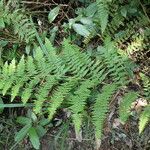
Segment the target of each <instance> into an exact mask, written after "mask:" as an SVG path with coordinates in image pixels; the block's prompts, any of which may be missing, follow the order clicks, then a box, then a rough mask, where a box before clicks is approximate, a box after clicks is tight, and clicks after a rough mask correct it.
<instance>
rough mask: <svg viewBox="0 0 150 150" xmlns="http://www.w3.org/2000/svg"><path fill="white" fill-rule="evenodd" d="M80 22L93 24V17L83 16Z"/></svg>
mask: <svg viewBox="0 0 150 150" xmlns="http://www.w3.org/2000/svg"><path fill="white" fill-rule="evenodd" d="M80 22H81V23H82V24H87V25H92V24H93V21H92V19H91V18H87V17H83V18H81V19H80Z"/></svg>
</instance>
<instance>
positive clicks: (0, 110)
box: [0, 97, 4, 114]
mask: <svg viewBox="0 0 150 150" xmlns="http://www.w3.org/2000/svg"><path fill="white" fill-rule="evenodd" d="M0 104H1V105H3V104H4V103H3V100H2V98H1V97H0ZM3 110H4V107H3V108H0V114H1V113H3Z"/></svg>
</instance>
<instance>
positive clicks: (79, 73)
mask: <svg viewBox="0 0 150 150" xmlns="http://www.w3.org/2000/svg"><path fill="white" fill-rule="evenodd" d="M109 42H110V41H109ZM109 42H107V41H106V43H105V47H103V49H105V48H106V46H108V48H106V54H104V53H102V54H100V58H99V59H97V58H94V59H92V58H91V57H90V55H88V54H87V53H86V52H82V51H81V50H80V49H79V47H78V46H76V45H73V44H71V43H70V41H68V40H64V42H63V44H62V45H63V46H62V50H61V52H60V53H57V52H56V49H55V48H54V47H53V46H52V45H51V43H50V42H49V41H48V39H46V42H45V45H43V46H45V48H46V49H47V53H48V55H45V54H44V53H43V51H42V50H41V49H40V47H38V48H37V49H36V51H35V53H34V57H31V56H28V57H27V59H25V58H24V56H22V58H21V60H20V61H19V63H18V64H17V63H16V61H15V60H12V62H11V63H10V64H8V63H7V62H6V63H5V64H4V66H3V67H2V68H1V70H2V72H1V75H0V78H1V90H2V93H3V95H5V94H7V93H8V92H9V91H10V92H11V100H12V101H13V100H14V98H15V97H16V96H19V97H21V101H22V102H23V103H24V104H26V103H27V102H33V103H34V108H33V110H34V112H35V113H36V114H42V113H43V110H44V111H45V112H47V113H48V116H49V119H50V120H51V119H52V118H53V116H54V114H55V113H56V111H57V109H58V108H60V107H61V106H62V104H63V101H64V100H65V101H68V104H69V109H70V110H71V112H72V120H73V123H74V125H75V131H76V133H77V134H78V133H79V132H80V129H81V127H82V121H83V114H84V111H85V107H86V103H87V100H88V99H89V98H90V97H91V94H92V90H93V89H95V88H96V87H97V86H99V85H101V84H102V82H104V81H105V79H106V77H108V76H110V77H111V78H112V79H113V80H114V82H116V84H115V85H113V84H112V86H109V84H108V86H104V88H103V90H102V93H101V94H100V95H98V96H97V98H96V102H95V105H94V107H93V116H94V125H95V127H96V137H97V138H101V132H102V124H103V122H104V118H105V113H106V112H107V110H108V108H107V104H108V100H109V99H110V98H111V96H112V94H113V93H114V91H115V90H117V87H118V88H119V87H120V83H119V82H118V81H119V80H121V79H122V78H121V77H120V76H119V73H120V74H121V75H122V74H123V76H125V75H126V73H122V72H125V70H124V68H123V69H122V67H121V65H122V66H123V61H121V60H122V59H121V57H119V54H117V53H116V52H113V51H112V52H111V54H112V53H113V54H114V55H115V56H116V57H114V55H112V56H113V57H112V58H111V57H110V56H111V55H110V54H109V53H107V50H108V49H109V47H112V44H110V43H111V42H110V43H109ZM109 44H110V45H109ZM110 50H113V49H110ZM109 57H110V59H108V58H109ZM117 59H118V60H117ZM115 60H116V63H118V65H117V67H118V68H115V67H116V63H115ZM102 62H103V64H102ZM105 62H106V63H105ZM119 63H121V65H120V64H119ZM119 67H121V69H119ZM118 70H119V71H120V72H119V71H118ZM115 71H116V72H117V73H115ZM121 71H122V72H121ZM118 76H119V77H120V78H119V77H118ZM116 85H118V86H116ZM123 85H125V83H124V84H123ZM101 97H103V98H104V100H105V101H104V104H103V105H102V107H99V112H101V113H102V115H101V117H97V113H98V110H97V106H96V105H97V104H99V103H100V104H101V103H102V100H103V99H101ZM24 128H25V129H26V130H25V131H26V132H28V131H27V129H28V128H27V127H24ZM23 130H24V129H23ZM24 135H25V133H24Z"/></svg>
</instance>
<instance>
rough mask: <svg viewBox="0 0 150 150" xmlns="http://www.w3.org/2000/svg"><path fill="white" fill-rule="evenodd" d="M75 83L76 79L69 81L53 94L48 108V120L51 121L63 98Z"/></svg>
mask: <svg viewBox="0 0 150 150" xmlns="http://www.w3.org/2000/svg"><path fill="white" fill-rule="evenodd" d="M76 82H77V81H76V79H70V80H69V81H68V82H65V83H64V84H62V85H61V86H59V87H58V89H57V90H56V91H55V92H54V93H53V95H52V97H51V104H50V107H49V108H48V112H49V119H50V120H51V119H52V117H53V115H54V114H55V112H56V110H57V109H58V108H59V107H60V105H61V103H62V102H63V100H64V98H65V97H66V96H67V95H68V93H69V92H70V90H71V89H72V88H73V87H74V86H75V84H76Z"/></svg>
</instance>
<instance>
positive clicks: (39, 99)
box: [34, 76, 57, 113]
mask: <svg viewBox="0 0 150 150" xmlns="http://www.w3.org/2000/svg"><path fill="white" fill-rule="evenodd" d="M44 82H45V83H44V84H42V85H41V86H40V88H39V90H38V92H37V94H36V100H35V107H34V111H35V113H41V108H42V105H43V103H44V101H46V100H47V98H48V97H49V96H48V94H49V92H50V90H51V89H52V87H53V86H54V84H55V83H56V82H57V80H56V77H55V76H47V77H46V79H45V81H44Z"/></svg>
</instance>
